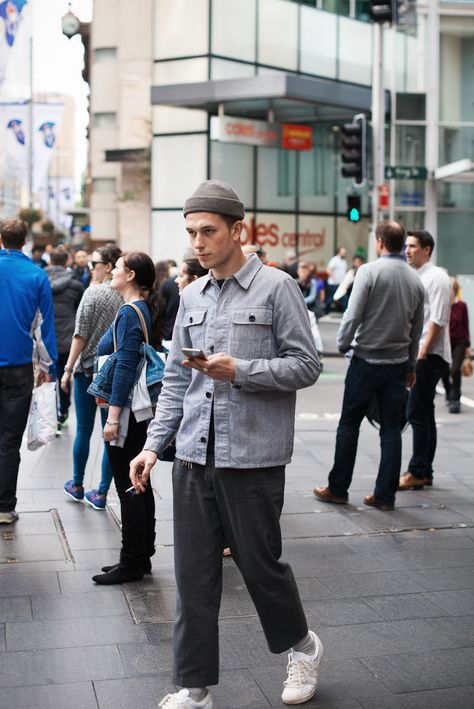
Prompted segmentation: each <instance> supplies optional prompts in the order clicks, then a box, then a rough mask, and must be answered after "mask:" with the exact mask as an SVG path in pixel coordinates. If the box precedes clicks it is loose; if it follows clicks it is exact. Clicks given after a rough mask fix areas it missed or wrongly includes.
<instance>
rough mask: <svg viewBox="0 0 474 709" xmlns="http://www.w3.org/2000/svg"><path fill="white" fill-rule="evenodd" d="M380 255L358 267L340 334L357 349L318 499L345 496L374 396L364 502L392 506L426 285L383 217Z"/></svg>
mask: <svg viewBox="0 0 474 709" xmlns="http://www.w3.org/2000/svg"><path fill="white" fill-rule="evenodd" d="M375 239H376V250H377V255H378V256H379V258H378V260H377V261H373V262H372V263H368V264H365V265H363V266H361V267H360V268H359V269H358V271H357V277H356V279H355V281H354V287H353V289H352V294H351V297H350V300H349V306H348V308H347V310H346V312H345V313H344V317H343V319H342V322H341V326H340V328H339V332H338V335H337V346H338V349H339V351H340V352H341V353H343V354H346V353H349V352H350V351H351V350H352V358H351V363H350V365H349V369H348V372H347V376H346V382H345V389H344V401H343V404H342V413H341V418H340V420H339V425H338V429H337V436H336V451H335V457H334V465H333V468H332V470H331V472H330V473H329V482H328V486H327V487H317V488H316V489H315V490H314V494H315V496H316V497H317V499H318V500H322V501H323V502H333V503H339V504H345V503H347V501H348V490H349V486H350V484H351V481H352V474H353V470H354V464H355V459H356V453H357V442H358V438H359V429H360V424H361V423H362V420H363V418H364V416H365V415H366V413H367V410H368V407H369V404H370V401H371V399H372V397H373V396H376V398H377V403H378V406H379V410H380V447H381V459H380V465H379V471H378V475H377V480H376V482H375V490H374V494H373V495H369V496H367V497H365V498H364V503H365V504H366V505H370V506H371V507H378V508H379V509H381V510H384V511H386V510H393V508H394V503H395V492H396V490H397V486H398V479H399V475H400V466H401V452H402V441H401V426H400V412H401V410H402V407H403V402H404V388H405V387H412V386H413V384H414V383H415V364H416V358H417V353H418V343H419V339H420V335H421V330H422V326H423V303H424V288H423V287H421V288H420V285H421V283H420V280H419V279H417V278H413V276H414V275H415V274H414V273H413V271H412V270H411V269H410V267H409V266H408V265H407V264H406V263H405V261H404V260H403V258H402V255H401V252H402V248H403V243H404V240H405V230H404V228H403V227H402V226H401V225H400V224H398V223H397V222H388V221H387V222H381V223H380V224H379V225H378V226H377V228H376V231H375Z"/></svg>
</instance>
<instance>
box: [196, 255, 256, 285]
mask: <svg viewBox="0 0 474 709" xmlns="http://www.w3.org/2000/svg"><path fill="white" fill-rule="evenodd" d="M262 265H263V264H262V262H261V261H260V259H259V258H258V256H257V255H256V254H250V256H249V257H248V259H247V263H245V264H244V265H243V266H242V268H241V269H240V270H239V271H237V272H236V273H234V274H233V275H232V276H231V278H235V280H236V281H237V283H238V284H239V286H241V288H244V290H248V288H250V284H251V283H252V281H253V279H254V278H255V276H256V275H257V273H258V272H259V271H260V269H261V268H262ZM209 283H216V279H215V278H214V276H213V274H212V271H209V273H208V274H207V276H203V279H202V285H201V293H203V292H204V291H205V290H206V288H207V286H208V285H209Z"/></svg>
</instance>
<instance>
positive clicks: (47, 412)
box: [28, 382, 58, 451]
mask: <svg viewBox="0 0 474 709" xmlns="http://www.w3.org/2000/svg"><path fill="white" fill-rule="evenodd" d="M57 429H58V414H57V405H56V382H45V383H44V384H41V386H39V387H36V388H35V389H33V396H32V397H31V408H30V417H29V420H28V450H30V451H34V450H36V449H37V448H40V447H41V446H44V445H45V444H46V443H49V442H50V441H52V440H53V439H54V438H55V437H56V431H57Z"/></svg>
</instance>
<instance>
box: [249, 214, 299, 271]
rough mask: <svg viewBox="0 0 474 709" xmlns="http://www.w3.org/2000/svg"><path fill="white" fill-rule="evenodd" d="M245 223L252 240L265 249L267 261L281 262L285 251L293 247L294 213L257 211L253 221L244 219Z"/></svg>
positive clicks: (294, 238)
mask: <svg viewBox="0 0 474 709" xmlns="http://www.w3.org/2000/svg"><path fill="white" fill-rule="evenodd" d="M246 223H247V224H248V229H250V233H251V234H252V236H253V238H252V241H253V242H254V243H257V244H260V246H262V247H263V248H264V249H265V251H266V252H267V257H268V260H269V261H276V262H283V261H284V259H285V253H286V252H287V251H289V250H293V249H294V248H295V243H296V235H295V232H296V219H295V216H294V214H272V213H258V214H257V216H256V218H254V220H253V221H252V220H248V219H246Z"/></svg>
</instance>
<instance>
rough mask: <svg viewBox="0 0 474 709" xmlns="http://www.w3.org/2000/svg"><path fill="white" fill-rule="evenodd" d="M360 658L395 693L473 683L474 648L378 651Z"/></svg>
mask: <svg viewBox="0 0 474 709" xmlns="http://www.w3.org/2000/svg"><path fill="white" fill-rule="evenodd" d="M361 661H362V662H363V663H364V665H365V666H366V667H367V668H368V669H369V670H370V671H371V672H373V673H374V674H376V675H377V677H378V678H379V679H380V680H381V681H382V682H383V683H384V684H385V686H386V687H387V688H388V689H389V690H390V691H391V692H394V693H396V694H399V693H402V692H420V691H424V690H429V689H447V688H448V687H463V686H465V687H468V686H471V685H472V684H474V648H454V649H451V648H447V649H445V650H429V651H428V650H426V651H420V652H418V653H416V654H414V653H406V654H396V655H384V654H383V653H381V654H380V655H379V656H378V657H366V658H363V659H362V660H361ZM428 706H429V705H428ZM443 709H444V707H443Z"/></svg>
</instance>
